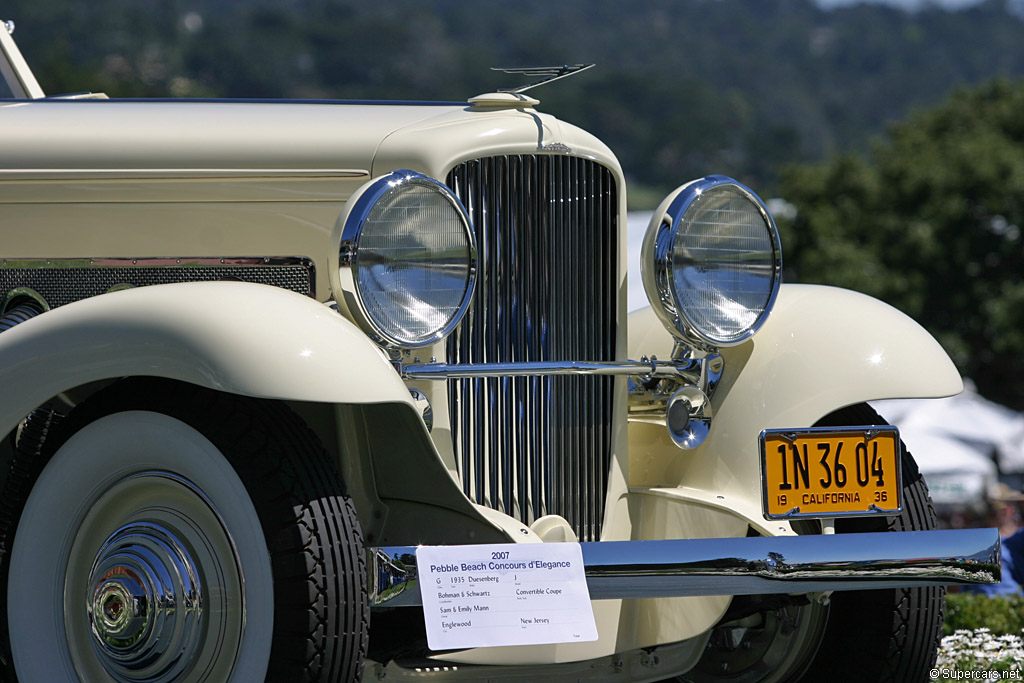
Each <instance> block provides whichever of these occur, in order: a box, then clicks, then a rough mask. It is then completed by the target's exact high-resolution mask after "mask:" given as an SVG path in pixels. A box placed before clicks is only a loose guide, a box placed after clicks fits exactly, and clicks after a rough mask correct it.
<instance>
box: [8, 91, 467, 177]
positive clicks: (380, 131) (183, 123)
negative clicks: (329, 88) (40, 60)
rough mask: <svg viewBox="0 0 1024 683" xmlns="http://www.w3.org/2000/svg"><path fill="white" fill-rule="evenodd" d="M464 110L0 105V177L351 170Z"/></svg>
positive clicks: (164, 103)
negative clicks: (387, 144)
mask: <svg viewBox="0 0 1024 683" xmlns="http://www.w3.org/2000/svg"><path fill="white" fill-rule="evenodd" d="M466 107H467V105H451V104H448V105H443V104H441V105H435V104H408V105H404V104H387V105H381V104H369V103H352V104H349V103H319V102H317V103H314V102H293V101H292V102H284V101H282V102H266V101H263V102H247V101H231V102H227V101H190V100H154V101H134V100H67V101H62V100H36V101H22V102H18V103H13V104H9V105H4V106H0V148H2V149H3V150H4V153H3V155H2V157H0V169H2V170H4V171H8V172H11V171H17V170H25V171H29V172H31V171H46V170H49V171H53V170H58V169H61V170H69V171H76V170H77V171H85V170H95V171H97V172H111V171H146V170H157V169H160V170H167V171H174V170H181V171H220V170H238V171H259V170H282V171H303V170H335V171H340V170H353V171H360V172H362V173H368V172H369V170H370V168H371V166H372V161H373V156H374V153H375V152H376V150H377V148H378V146H379V145H380V144H381V142H382V141H383V140H384V139H385V138H386V137H387V136H388V135H390V134H391V133H392V132H394V131H396V130H400V129H403V128H406V127H408V126H411V125H413V124H415V123H417V122H420V121H423V120H425V119H430V118H434V117H437V116H439V115H443V114H445V113H450V112H452V111H458V110H460V109H465V108H466Z"/></svg>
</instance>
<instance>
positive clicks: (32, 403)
mask: <svg viewBox="0 0 1024 683" xmlns="http://www.w3.org/2000/svg"><path fill="white" fill-rule="evenodd" d="M127 375H145V376H152V377H166V378H171V379H177V380H181V381H184V382H189V383H191V384H197V385H200V386H205V387H209V388H211V389H216V390H218V391H225V392H230V393H236V394H242V395H246V396H253V397H258V398H277V399H282V400H292V401H312V402H325V403H364V404H365V403H394V402H399V403H408V404H410V405H411V399H410V396H409V392H408V390H407V389H406V388H405V385H404V384H403V383H402V381H401V380H400V378H399V377H398V374H397V373H396V372H395V370H394V368H393V367H392V366H391V364H390V363H389V361H388V359H387V358H386V356H385V355H384V354H383V352H381V351H380V349H378V348H377V347H376V346H375V345H374V344H373V343H372V342H371V341H370V340H369V339H367V338H366V336H365V335H364V334H363V333H362V332H360V331H359V329H358V328H357V327H356V326H355V325H353V324H352V323H351V322H349V321H348V320H346V319H345V318H343V317H342V316H341V315H339V314H338V313H336V312H335V311H333V310H331V309H330V308H328V307H327V306H325V305H324V304H322V303H319V302H317V301H315V300H313V299H311V298H309V297H305V296H302V295H300V294H296V293H294V292H290V291H287V290H284V289H280V288H276V287H269V286H265V285H256V284H250V283H242V282H193V283H183V284H168V285H156V286H151V287H141V288H137V289H130V290H125V291H120V292H112V293H110V294H104V295H102V296H96V297H92V298H89V299H83V300H81V301H78V302H76V303H73V304H68V305H66V306H61V307H60V308H56V309H54V310H52V311H48V312H46V313H44V314H42V315H39V316H37V317H35V318H32V319H31V320H28V321H27V322H24V323H21V324H20V325H17V326H15V327H14V328H12V329H10V330H8V331H7V332H4V333H3V334H0V386H3V387H4V392H5V399H4V401H3V404H2V407H0V430H2V431H0V433H7V432H9V431H10V430H11V429H12V428H13V427H14V426H15V425H16V424H17V423H18V421H19V420H21V419H22V418H23V417H24V416H25V415H26V414H27V413H28V412H29V411H31V410H32V409H34V408H36V407H38V406H39V405H40V404H42V403H43V402H45V401H46V400H48V399H50V398H51V397H53V396H55V395H57V394H59V393H61V392H63V391H67V390H69V389H72V388H74V387H78V386H81V385H83V384H85V383H87V382H92V381H95V380H103V379H109V378H114V377H122V376H127Z"/></svg>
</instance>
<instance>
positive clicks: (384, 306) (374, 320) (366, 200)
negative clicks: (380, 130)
mask: <svg viewBox="0 0 1024 683" xmlns="http://www.w3.org/2000/svg"><path fill="white" fill-rule="evenodd" d="M339 226H340V230H336V233H340V239H339V238H336V239H337V240H338V243H337V246H338V253H339V256H340V259H339V266H338V269H337V275H338V277H337V280H334V278H332V282H334V285H335V287H336V289H335V298H336V299H337V300H338V304H339V306H341V307H343V309H344V310H345V311H346V312H347V313H348V314H349V315H350V316H351V317H352V318H353V319H354V320H355V322H356V324H358V325H359V326H360V327H361V328H362V329H363V330H364V331H365V332H366V333H368V334H370V335H371V336H372V337H374V338H375V339H376V340H377V341H378V342H380V343H382V344H386V345H390V346H399V347H417V346H425V345H428V344H433V343H435V342H437V341H440V340H441V339H443V338H444V337H445V336H446V335H447V334H448V333H449V332H451V331H452V330H453V329H454V328H455V326H456V325H457V324H458V323H459V320H461V319H462V316H463V314H465V312H466V310H467V309H468V308H469V303H470V301H472V297H473V287H474V286H475V284H476V242H475V241H474V238H473V230H472V228H471V226H470V221H469V217H468V215H467V214H466V209H465V208H464V207H463V206H462V203H461V202H460V201H459V199H458V197H456V196H455V194H454V193H452V191H451V190H450V189H448V188H447V187H446V186H445V185H443V184H442V183H440V182H438V181H436V180H434V179H433V178H428V177H427V176H425V175H423V174H420V173H416V172H414V171H394V172H393V173H388V174H386V175H383V176H381V177H379V178H375V179H374V180H371V181H370V182H369V183H367V184H366V185H363V187H361V188H360V189H359V190H358V191H357V192H356V194H355V195H353V197H352V199H351V200H349V204H348V210H347V211H346V213H345V214H343V215H342V218H341V220H340V221H339Z"/></svg>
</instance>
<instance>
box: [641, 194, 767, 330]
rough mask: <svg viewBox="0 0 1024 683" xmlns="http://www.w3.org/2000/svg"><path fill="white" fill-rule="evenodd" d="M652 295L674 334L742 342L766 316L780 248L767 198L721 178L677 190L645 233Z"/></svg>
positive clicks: (644, 267) (644, 270)
mask: <svg viewBox="0 0 1024 683" xmlns="http://www.w3.org/2000/svg"><path fill="white" fill-rule="evenodd" d="M641 259H642V260H641V264H640V265H641V274H642V277H643V282H644V289H645V291H646V293H647V298H648V299H649V300H650V301H651V304H652V306H653V307H654V310H655V311H656V312H657V314H658V316H659V317H660V318H661V320H662V322H664V323H665V326H666V327H668V329H669V330H670V331H671V332H672V333H673V334H674V335H676V336H677V337H681V338H683V339H685V340H687V341H689V342H691V343H694V344H696V345H698V346H702V347H710V348H714V347H720V346H729V345H733V344H738V343H740V342H742V341H744V340H746V339H748V338H749V337H750V336H751V335H753V334H754V333H755V332H756V331H757V330H758V329H759V328H760V326H761V324H762V323H763V322H764V321H765V319H767V317H768V314H769V313H770V312H771V308H772V305H773V304H774V302H775V297H776V295H777V294H778V290H779V283H780V280H781V274H782V249H781V246H780V244H779V235H778V231H777V230H776V228H775V222H774V221H773V220H772V217H771V214H769V213H768V209H767V208H766V207H765V205H764V202H762V201H761V200H760V198H758V196H757V195H755V194H754V193H753V192H751V191H750V190H749V189H748V188H746V187H744V186H743V185H741V184H740V183H738V182H736V181H735V180H732V179H731V178H726V177H724V176H708V177H707V178H703V179H701V180H697V181H694V182H692V183H689V184H688V185H684V186H683V187H681V188H679V189H678V190H676V191H675V192H674V193H672V194H671V195H669V196H668V198H667V199H666V200H665V201H664V202H663V203H662V206H661V207H659V208H658V210H657V211H656V212H655V215H654V218H653V219H652V221H651V225H650V227H649V228H648V230H647V234H646V236H645V237H644V244H643V248H642V251H641Z"/></svg>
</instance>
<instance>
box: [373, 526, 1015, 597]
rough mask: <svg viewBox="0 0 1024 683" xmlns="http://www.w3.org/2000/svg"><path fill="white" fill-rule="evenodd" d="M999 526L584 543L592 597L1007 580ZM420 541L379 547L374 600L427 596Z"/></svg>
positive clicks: (375, 558) (375, 551)
mask: <svg viewBox="0 0 1024 683" xmlns="http://www.w3.org/2000/svg"><path fill="white" fill-rule="evenodd" d="M999 544H1000V541H999V534H998V532H997V531H996V530H995V529H947V530H939V531H904V532H892V533H870V534H839V535H823V536H776V537H754V538H712V539H695V540H658V541H605V542H601V543H582V544H580V545H581V546H582V548H583V564H584V568H585V569H584V572H585V574H586V577H587V586H588V588H589V589H590V597H591V599H592V600H610V599H619V598H663V597H678V596H687V595H751V594H769V593H813V592H819V591H839V590H865V589H876V588H902V587H911V586H930V585H946V584H961V585H962V584H975V583H998V582H999V581H1000V576H1001V567H1000V545H999ZM415 557H416V548H415V547H414V546H405V547H387V548H372V549H370V571H371V575H370V585H371V587H372V590H371V596H370V604H371V605H372V606H373V607H405V606H419V605H422V602H421V600H420V591H419V585H418V583H417V581H416V578H417V572H416V562H415Z"/></svg>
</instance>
